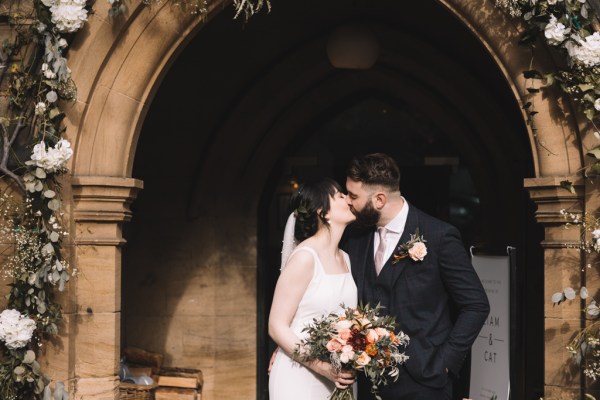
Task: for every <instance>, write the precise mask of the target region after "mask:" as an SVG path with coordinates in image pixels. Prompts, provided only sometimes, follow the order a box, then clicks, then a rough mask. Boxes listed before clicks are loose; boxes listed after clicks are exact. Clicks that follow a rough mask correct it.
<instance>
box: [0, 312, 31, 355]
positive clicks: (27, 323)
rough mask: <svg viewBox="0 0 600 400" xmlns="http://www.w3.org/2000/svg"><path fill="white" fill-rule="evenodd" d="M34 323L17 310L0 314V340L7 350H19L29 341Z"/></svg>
mask: <svg viewBox="0 0 600 400" xmlns="http://www.w3.org/2000/svg"><path fill="white" fill-rule="evenodd" d="M35 328H36V325H35V321H34V320H32V319H30V318H27V317H24V316H22V315H21V313H19V312H18V311H17V310H4V311H3V312H2V313H1V314H0V340H2V341H3V342H5V343H6V347H8V348H9V349H19V348H21V347H23V346H25V345H27V343H29V341H30V340H31V337H32V336H33V331H35Z"/></svg>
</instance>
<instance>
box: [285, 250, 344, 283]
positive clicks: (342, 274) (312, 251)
mask: <svg viewBox="0 0 600 400" xmlns="http://www.w3.org/2000/svg"><path fill="white" fill-rule="evenodd" d="M302 249H306V250H309V251H310V252H311V253H312V254H313V255H314V257H315V260H317V261H318V262H319V264H321V269H322V270H323V274H324V275H328V276H344V275H348V274H350V273H352V271H351V270H350V266H349V265H348V260H347V257H346V255H345V254H344V252H343V251H342V257H343V259H344V265H345V266H346V272H339V273H335V274H332V273H328V272H326V271H325V267H324V266H323V262H322V261H321V257H319V253H317V251H316V250H315V249H313V248H312V247H310V246H306V245H305V246H301V247H297V248H296V250H302Z"/></svg>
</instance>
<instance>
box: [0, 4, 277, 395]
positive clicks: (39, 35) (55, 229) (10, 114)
mask: <svg viewBox="0 0 600 400" xmlns="http://www.w3.org/2000/svg"><path fill="white" fill-rule="evenodd" d="M108 1H109V3H110V4H111V7H110V10H109V14H110V15H111V16H115V15H118V14H120V13H122V12H123V11H124V10H125V6H124V3H123V0H108ZM158 1H160V0H144V3H146V4H151V3H152V2H158ZM173 4H174V5H176V6H180V7H182V9H184V10H185V11H187V12H189V13H191V14H201V15H205V14H206V13H207V10H208V7H207V0H173ZM234 5H235V7H236V17H237V16H239V15H241V14H243V15H244V16H245V17H246V18H248V17H250V16H251V15H253V14H255V13H256V12H258V11H259V10H261V9H262V8H263V7H264V6H267V8H269V9H270V3H269V1H268V0H234ZM89 12H90V7H89V5H88V3H87V2H86V0H5V1H3V2H0V21H3V22H4V23H6V22H8V24H9V26H10V28H11V29H10V37H8V38H5V40H4V42H3V43H2V45H1V46H0V93H1V94H0V143H1V147H0V174H2V178H3V182H4V183H3V186H2V187H3V188H4V190H3V191H0V235H2V236H3V237H4V239H5V243H6V244H12V245H9V246H8V248H7V249H6V250H5V251H4V252H1V253H0V254H1V255H2V256H3V265H2V269H1V270H2V272H3V275H4V278H9V279H11V280H12V283H11V284H10V287H11V289H10V293H9V294H8V296H7V300H8V302H7V309H5V310H4V311H2V313H0V398H1V399H2V400H13V399H15V400H16V399H43V400H50V397H51V395H52V394H51V391H50V387H49V382H50V379H49V378H48V377H46V376H45V375H44V374H43V372H42V369H41V366H40V364H39V363H38V362H37V360H36V358H37V356H38V353H39V350H40V348H41V347H42V346H43V343H44V342H45V341H46V340H48V339H49V338H51V337H53V336H55V335H56V334H57V333H58V331H59V329H60V326H61V325H62V322H63V317H62V309H61V305H60V304H59V303H57V302H56V301H55V293H56V291H63V290H64V288H65V285H66V284H67V282H68V281H69V279H70V277H71V275H74V274H75V273H76V270H75V269H74V268H70V267H69V263H68V261H67V259H66V258H67V256H66V255H65V254H64V253H65V252H64V249H63V243H64V242H65V241H66V240H67V238H68V232H67V231H66V230H65V229H64V228H63V227H62V225H61V217H62V215H63V214H62V212H61V210H62V202H61V199H60V181H59V177H60V176H61V175H63V174H65V173H66V172H67V168H66V164H67V161H68V160H69V159H70V157H71V156H72V154H73V151H72V150H71V147H70V143H69V142H68V141H67V140H65V139H63V138H62V137H63V136H64V133H65V129H64V127H63V126H62V124H61V123H62V120H63V118H64V113H63V112H62V110H61V108H60V104H61V102H64V101H74V100H75V99H76V97H77V90H76V87H75V84H74V82H73V81H72V79H71V71H70V69H69V67H68V66H67V58H66V52H67V49H68V46H69V40H70V39H71V38H72V36H73V34H74V33H76V32H77V31H78V30H80V29H81V28H82V27H83V25H84V23H85V22H86V21H87V17H88V14H89ZM52 397H53V398H54V399H55V400H64V399H68V391H67V390H66V389H65V388H64V385H63V383H62V382H57V383H56V385H55V391H54V394H53V395H52Z"/></svg>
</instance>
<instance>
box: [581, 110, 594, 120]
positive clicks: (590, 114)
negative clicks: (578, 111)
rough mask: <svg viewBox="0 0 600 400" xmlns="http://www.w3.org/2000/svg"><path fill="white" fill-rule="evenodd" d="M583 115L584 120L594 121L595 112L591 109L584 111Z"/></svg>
mask: <svg viewBox="0 0 600 400" xmlns="http://www.w3.org/2000/svg"><path fill="white" fill-rule="evenodd" d="M583 113H584V114H585V116H586V118H587V119H589V120H590V121H591V120H593V119H594V115H596V112H595V111H594V109H593V108H587V109H585V111H583Z"/></svg>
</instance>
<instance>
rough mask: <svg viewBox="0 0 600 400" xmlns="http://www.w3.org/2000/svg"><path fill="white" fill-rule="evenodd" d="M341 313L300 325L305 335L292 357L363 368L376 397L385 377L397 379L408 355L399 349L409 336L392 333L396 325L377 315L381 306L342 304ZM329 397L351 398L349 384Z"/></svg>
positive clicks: (351, 392)
mask: <svg viewBox="0 0 600 400" xmlns="http://www.w3.org/2000/svg"><path fill="white" fill-rule="evenodd" d="M342 308H343V313H342V314H341V315H340V314H336V313H331V314H329V315H326V316H323V317H321V318H315V319H314V320H313V322H312V323H311V324H310V325H308V326H307V327H306V328H304V329H303V332H307V333H308V336H307V337H306V338H305V339H302V341H301V342H300V344H299V345H298V347H297V348H296V350H295V351H294V357H295V358H297V359H299V360H302V361H314V360H321V361H325V362H329V363H331V364H332V365H333V366H334V367H335V368H336V369H338V370H342V369H344V370H355V371H357V372H363V373H364V374H365V375H366V376H367V377H368V378H369V379H370V380H371V383H372V387H371V392H372V393H373V394H374V395H375V397H376V398H377V399H381V398H380V397H379V395H378V387H379V385H381V384H384V385H385V384H387V382H388V379H389V378H393V379H394V380H396V379H398V373H399V370H398V366H399V365H400V364H402V363H404V362H405V361H406V360H407V359H408V356H407V355H405V354H404V352H402V351H401V348H402V349H403V348H404V347H406V345H408V342H409V337H408V336H407V335H405V334H404V333H403V332H401V331H400V332H399V333H397V334H396V333H394V331H395V329H396V327H397V325H396V323H395V319H394V317H392V316H379V312H380V311H381V309H382V308H383V307H382V306H380V305H377V306H376V307H375V308H371V307H370V306H369V305H368V304H367V305H366V306H364V307H362V306H359V307H358V308H348V307H345V306H344V305H343V304H342ZM329 399H330V400H353V399H354V394H353V391H352V387H348V388H346V389H338V388H336V389H335V391H334V392H333V393H332V394H331V397H329Z"/></svg>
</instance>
